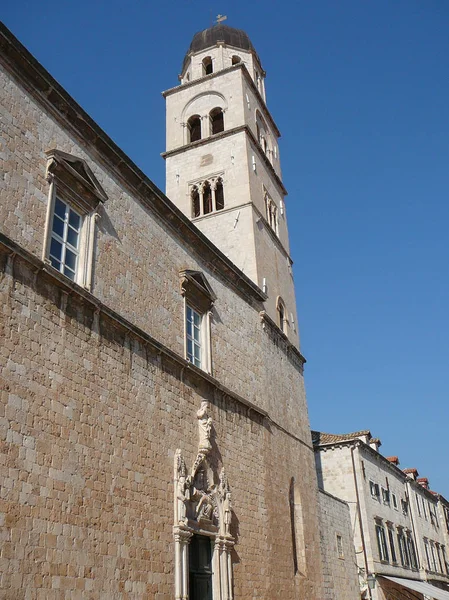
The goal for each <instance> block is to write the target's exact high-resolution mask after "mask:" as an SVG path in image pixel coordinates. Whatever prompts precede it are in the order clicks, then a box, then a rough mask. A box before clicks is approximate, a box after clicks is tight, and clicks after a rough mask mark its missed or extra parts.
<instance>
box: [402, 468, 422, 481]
mask: <svg viewBox="0 0 449 600" xmlns="http://www.w3.org/2000/svg"><path fill="white" fill-rule="evenodd" d="M402 472H403V473H405V474H406V475H407V477H410V479H413V481H416V480H417V478H418V475H419V473H418V469H402Z"/></svg>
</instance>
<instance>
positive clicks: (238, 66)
mask: <svg viewBox="0 0 449 600" xmlns="http://www.w3.org/2000/svg"><path fill="white" fill-rule="evenodd" d="M237 69H241V70H242V71H243V75H244V76H245V79H246V80H247V82H248V83H249V85H250V87H251V89H252V91H253V92H254V93H255V95H256V98H257V99H258V100H259V103H260V107H261V108H262V112H263V113H264V115H265V116H266V118H267V119H268V120H269V121H270V124H271V126H272V127H273V129H274V133H275V134H276V135H277V137H278V138H280V137H281V132H280V131H279V129H278V127H277V125H276V123H275V122H274V119H273V117H272V116H271V113H270V111H269V110H268V107H267V105H266V102H265V100H264V99H263V98H262V95H261V93H260V92H259V90H258V89H257V86H256V84H255V83H254V81H253V78H252V77H251V75H250V73H249V71H248V69H247V68H246V66H245V65H244V64H243V63H242V62H240V63H238V64H236V65H231V66H230V67H227V68H226V69H221V70H220V71H216V72H215V73H211V74H210V75H205V76H204V77H200V78H199V79H193V80H192V81H188V82H186V83H183V84H181V85H176V86H174V87H172V88H170V89H168V90H165V92H162V96H163V97H164V98H166V97H167V96H171V95H172V94H175V93H176V92H179V91H180V90H185V89H187V88H190V87H194V86H195V85H198V84H199V83H203V82H204V81H207V80H210V79H215V78H216V77H219V76H220V75H223V73H230V72H231V71H235V70H237Z"/></svg>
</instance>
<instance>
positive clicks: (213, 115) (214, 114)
mask: <svg viewBox="0 0 449 600" xmlns="http://www.w3.org/2000/svg"><path fill="white" fill-rule="evenodd" d="M209 118H210V132H211V135H214V133H220V132H221V131H224V118H223V110H222V109H221V108H219V107H217V108H213V109H212V110H211V111H210V113H209Z"/></svg>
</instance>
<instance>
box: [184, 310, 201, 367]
mask: <svg viewBox="0 0 449 600" xmlns="http://www.w3.org/2000/svg"><path fill="white" fill-rule="evenodd" d="M202 321H203V315H201V314H200V313H199V312H197V311H196V310H195V309H194V308H192V307H191V306H189V305H188V304H187V306H186V348H187V350H186V356H187V360H188V361H190V362H191V363H192V364H193V365H195V367H199V368H200V369H201V355H202V352H203V346H204V343H203V327H202Z"/></svg>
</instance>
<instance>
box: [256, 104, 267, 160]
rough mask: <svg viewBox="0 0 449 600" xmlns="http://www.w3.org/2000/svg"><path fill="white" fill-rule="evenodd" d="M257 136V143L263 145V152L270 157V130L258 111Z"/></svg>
mask: <svg viewBox="0 0 449 600" xmlns="http://www.w3.org/2000/svg"><path fill="white" fill-rule="evenodd" d="M256 134H257V141H258V142H259V144H260V145H261V147H262V150H263V151H264V153H265V154H266V155H268V154H269V152H268V128H267V125H266V123H265V121H264V119H263V117H262V115H261V114H260V112H259V111H258V110H257V111H256Z"/></svg>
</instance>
